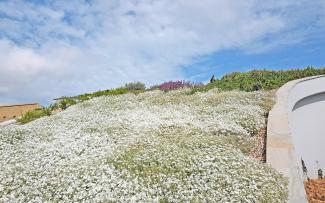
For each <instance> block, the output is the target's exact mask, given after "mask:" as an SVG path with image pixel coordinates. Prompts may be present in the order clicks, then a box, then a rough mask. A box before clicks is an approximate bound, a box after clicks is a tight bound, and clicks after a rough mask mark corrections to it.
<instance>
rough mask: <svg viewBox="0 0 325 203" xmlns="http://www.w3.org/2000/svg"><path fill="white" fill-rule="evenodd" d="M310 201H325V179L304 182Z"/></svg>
mask: <svg viewBox="0 0 325 203" xmlns="http://www.w3.org/2000/svg"><path fill="white" fill-rule="evenodd" d="M304 185H305V190H306V193H307V197H308V202H309V203H325V179H314V180H309V181H305V182H304Z"/></svg>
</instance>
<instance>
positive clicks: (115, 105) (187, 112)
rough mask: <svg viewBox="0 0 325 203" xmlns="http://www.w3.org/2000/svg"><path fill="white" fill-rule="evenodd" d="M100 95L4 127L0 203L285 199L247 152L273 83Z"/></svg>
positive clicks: (281, 184)
mask: <svg viewBox="0 0 325 203" xmlns="http://www.w3.org/2000/svg"><path fill="white" fill-rule="evenodd" d="M190 92H191V90H190V89H186V88H184V89H180V90H175V91H168V92H163V91H159V90H156V91H147V92H144V93H142V94H137V95H135V94H130V95H128V96H124V95H117V96H104V97H97V98H94V99H91V100H88V101H85V102H82V103H79V104H76V105H73V106H71V107H69V108H67V109H66V110H65V111H63V112H61V113H60V114H59V115H56V116H50V117H48V118H46V119H42V118H41V119H37V120H35V121H34V122H32V123H30V124H28V125H25V126H22V125H11V126H10V125H9V126H5V127H0V165H1V166H2V167H1V170H0V202H286V199H287V181H286V179H285V178H284V177H283V176H282V175H281V174H279V173H278V172H276V171H275V170H274V169H272V168H270V167H269V166H268V165H266V164H263V163H261V162H259V161H257V160H255V159H253V158H251V157H250V156H249V154H250V151H251V150H252V149H254V148H255V146H254V140H255V138H254V136H256V134H257V132H258V131H259V129H263V128H265V124H266V123H265V118H264V115H265V114H266V113H267V112H268V110H269V107H268V105H265V104H269V103H272V100H273V96H274V95H273V91H255V92H243V91H219V90H218V89H212V90H210V91H207V92H203V93H197V94H190Z"/></svg>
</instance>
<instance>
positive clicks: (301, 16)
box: [0, 0, 325, 102]
mask: <svg viewBox="0 0 325 203" xmlns="http://www.w3.org/2000/svg"><path fill="white" fill-rule="evenodd" d="M324 8H325V6H324V3H323V1H321V0H315V1H313V2H310V1H306V0H295V1H294V0H284V1H275V0H269V1H263V2H261V1H258V0H236V1H235V0H233V1H232V0H203V1H196V0H178V1H175V0H173V1H172V0H165V1H152V0H144V1H118V0H112V1H106V0H105V1H104V0H102V1H100V0H98V1H91V2H90V3H83V4H82V3H80V1H55V2H54V3H53V4H46V5H36V4H32V3H27V2H24V1H8V2H0V14H2V15H1V16H7V17H1V18H0V28H1V32H0V37H1V38H0V57H1V61H0V73H1V74H0V87H1V88H0V98H1V99H3V98H5V99H6V100H10V101H15V100H17V101H22V98H27V100H28V101H29V100H36V101H37V100H40V101H47V100H49V99H51V98H53V97H56V96H61V95H69V94H77V93H82V92H87V91H94V90H97V89H105V88H109V87H116V86H119V85H122V84H124V83H125V82H128V81H134V80H141V81H144V82H147V83H149V84H153V83H155V82H159V81H162V80H170V79H177V78H179V79H181V78H183V77H184V76H183V75H182V72H181V70H180V68H179V67H180V66H186V65H190V64H191V63H192V62H193V60H195V59H196V58H198V57H200V56H204V55H207V54H211V53H213V52H217V51H220V50H225V49H241V50H246V51H248V52H252V53H253V52H260V51H267V50H269V49H272V48H274V47H277V46H281V45H283V44H286V43H296V42H299V41H301V40H304V39H305V38H306V35H307V34H308V33H310V32H313V31H314V30H315V29H314V28H312V29H309V30H308V31H305V30H304V29H303V28H299V26H300V25H302V24H303V22H305V21H306V22H307V21H308V19H310V21H312V22H314V23H315V24H316V25H315V26H316V27H317V26H318V27H321V26H320V25H322V24H323V23H321V22H322V21H321V20H319V19H323V18H321V17H324V14H323V12H322V11H324ZM310 12H312V13H310ZM307 13H309V17H308V18H306V14H307ZM317 16H318V18H317ZM319 16H320V17H319ZM315 19H316V20H315ZM317 19H318V20H317ZM317 24H318V25H317ZM306 33H307V34H306ZM282 37H285V39H286V40H283V38H282ZM266 38H270V39H269V40H265V39H266ZM289 39H290V40H289ZM1 99H0V102H1ZM3 100H4V99H3Z"/></svg>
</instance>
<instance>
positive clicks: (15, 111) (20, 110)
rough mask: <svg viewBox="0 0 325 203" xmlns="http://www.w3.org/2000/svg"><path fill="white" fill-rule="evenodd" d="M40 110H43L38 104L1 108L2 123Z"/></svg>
mask: <svg viewBox="0 0 325 203" xmlns="http://www.w3.org/2000/svg"><path fill="white" fill-rule="evenodd" d="M38 108H41V106H40V105H39V104H37V103H34V104H19V105H8V106H0V122H3V121H7V120H10V119H15V118H18V117H20V116H22V115H23V114H25V113H26V112H27V111H31V110H35V109H38Z"/></svg>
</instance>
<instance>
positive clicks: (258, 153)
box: [250, 128, 266, 163]
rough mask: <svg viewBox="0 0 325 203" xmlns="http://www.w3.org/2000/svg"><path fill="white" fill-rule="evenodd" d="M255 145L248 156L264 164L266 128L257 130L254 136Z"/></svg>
mask: <svg viewBox="0 0 325 203" xmlns="http://www.w3.org/2000/svg"><path fill="white" fill-rule="evenodd" d="M254 139H255V142H256V145H255V147H254V149H253V150H252V151H251V153H250V155H251V156H252V157H253V158H255V159H257V160H259V161H261V162H263V163H265V162H266V128H262V129H260V130H259V132H258V133H257V135H255V136H254Z"/></svg>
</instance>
